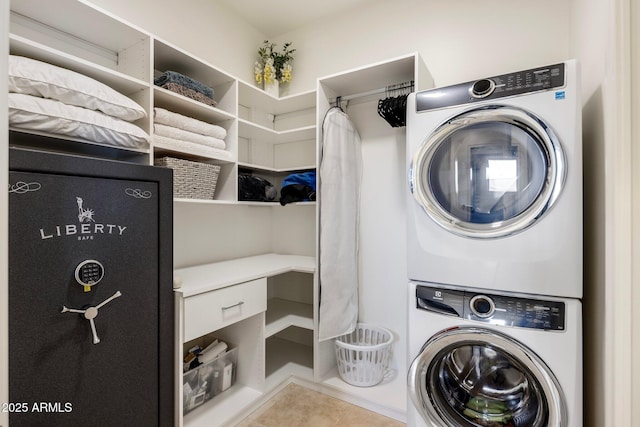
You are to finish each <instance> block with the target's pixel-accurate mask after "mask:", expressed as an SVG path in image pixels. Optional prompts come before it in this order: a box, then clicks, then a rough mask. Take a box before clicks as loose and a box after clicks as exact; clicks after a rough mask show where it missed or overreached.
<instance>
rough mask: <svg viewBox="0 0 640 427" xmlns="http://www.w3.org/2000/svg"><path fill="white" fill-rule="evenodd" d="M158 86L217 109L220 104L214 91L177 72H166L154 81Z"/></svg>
mask: <svg viewBox="0 0 640 427" xmlns="http://www.w3.org/2000/svg"><path fill="white" fill-rule="evenodd" d="M153 83H154V84H155V85H156V86H160V87H162V88H165V89H167V90H170V91H171V92H175V93H178V94H180V95H182V96H186V97H187V98H191V99H193V100H195V101H198V102H202V103H203V104H207V105H210V106H212V107H215V106H216V105H218V103H217V102H216V101H215V100H214V99H213V89H212V88H210V87H209V86H207V85H205V84H203V83H200V82H199V81H197V80H194V79H192V78H191V77H187V76H185V75H184V74H180V73H178V72H175V71H165V72H164V73H162V74H161V75H159V76H158V77H156V78H155V79H154V80H153Z"/></svg>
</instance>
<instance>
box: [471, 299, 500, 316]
mask: <svg viewBox="0 0 640 427" xmlns="http://www.w3.org/2000/svg"><path fill="white" fill-rule="evenodd" d="M469 305H470V306H471V312H472V313H473V314H475V315H476V316H478V317H480V318H483V319H486V318H487V317H491V316H493V313H494V312H495V311H496V305H495V303H494V302H493V300H492V299H491V298H489V297H488V296H486V295H476V296H474V297H473V298H471V301H470V303H469Z"/></svg>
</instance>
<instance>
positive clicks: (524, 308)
mask: <svg viewBox="0 0 640 427" xmlns="http://www.w3.org/2000/svg"><path fill="white" fill-rule="evenodd" d="M416 308H418V309H421V310H428V311H432V312H436V313H440V314H445V315H450V316H455V317H460V318H462V319H468V320H474V321H478V322H484V323H490V324H495V325H501V326H515V327H520V328H531V329H544V330H553V331H564V329H565V304H564V303H563V302H562V301H551V300H542V299H534V298H520V297H513V296H507V295H501V294H488V293H484V292H472V291H463V290H454V289H448V288H438V287H431V286H423V285H418V286H417V287H416Z"/></svg>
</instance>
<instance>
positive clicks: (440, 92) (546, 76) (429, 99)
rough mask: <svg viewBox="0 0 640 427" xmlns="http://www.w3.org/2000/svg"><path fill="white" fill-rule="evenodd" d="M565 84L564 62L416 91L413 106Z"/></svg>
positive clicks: (442, 104) (447, 104) (436, 105)
mask: <svg viewBox="0 0 640 427" xmlns="http://www.w3.org/2000/svg"><path fill="white" fill-rule="evenodd" d="M563 86H565V64H564V63H562V62H561V63H559V64H554V65H548V66H545V67H538V68H532V69H530V70H522V71H516V72H514V73H509V74H502V75H499V76H493V77H488V78H484V79H480V80H475V81H471V82H466V83H460V84H457V85H452V86H447V87H443V88H436V89H431V90H426V91H423V92H418V93H417V94H416V110H417V111H418V112H421V111H428V110H435V109H438V108H444V107H450V106H454V105H462V104H469V103H474V102H477V101H482V100H489V99H491V100H493V99H499V98H504V97H507V96H514V95H522V94H524V93H531V92H538V91H544V90H550V89H557V88H561V87H563Z"/></svg>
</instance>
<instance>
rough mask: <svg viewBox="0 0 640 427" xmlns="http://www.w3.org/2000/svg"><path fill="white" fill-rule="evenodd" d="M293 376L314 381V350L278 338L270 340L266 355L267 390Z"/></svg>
mask: <svg viewBox="0 0 640 427" xmlns="http://www.w3.org/2000/svg"><path fill="white" fill-rule="evenodd" d="M292 375H293V376H297V377H301V378H306V379H313V348H312V347H310V346H307V345H304V344H299V343H295V342H293V341H289V340H285V339H282V338H278V337H271V338H269V339H268V340H267V354H266V386H267V389H269V388H272V387H275V386H276V385H278V384H279V383H281V382H282V381H284V380H286V379H287V378H289V377H291V376H292Z"/></svg>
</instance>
